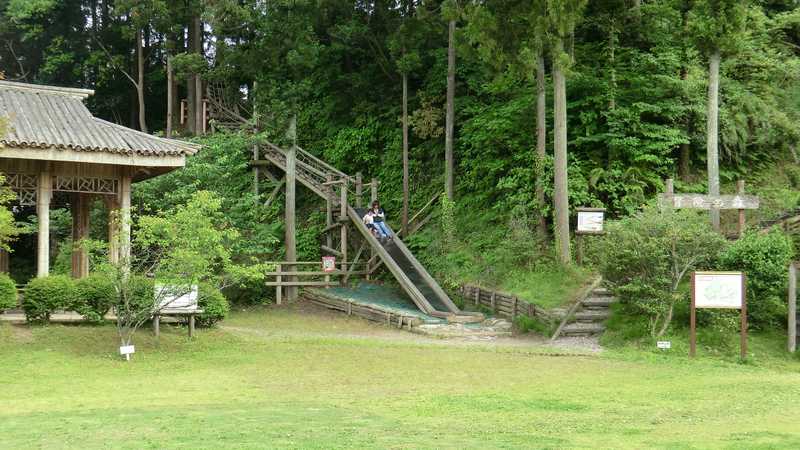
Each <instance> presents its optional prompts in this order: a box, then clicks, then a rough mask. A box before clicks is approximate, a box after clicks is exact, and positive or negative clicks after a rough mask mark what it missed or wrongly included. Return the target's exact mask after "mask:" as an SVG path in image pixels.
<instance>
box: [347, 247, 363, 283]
mask: <svg viewBox="0 0 800 450" xmlns="http://www.w3.org/2000/svg"><path fill="white" fill-rule="evenodd" d="M365 247H366V243H365V242H362V243H361V246H360V247H358V251H357V252H356V257H355V258H353V264H351V265H350V270H348V271H347V273H346V274H345V276H344V279H342V285H343V286H347V282H348V281H349V280H350V275H352V274H353V269H355V268H356V264H358V260H359V259H360V258H361V253H363V252H364V248H365Z"/></svg>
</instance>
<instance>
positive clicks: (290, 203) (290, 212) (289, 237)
mask: <svg viewBox="0 0 800 450" xmlns="http://www.w3.org/2000/svg"><path fill="white" fill-rule="evenodd" d="M293 126H294V123H292V127H290V133H292V134H293V135H294V133H293V130H294V128H293ZM292 139H294V136H292ZM296 163H297V146H296V145H295V144H294V142H293V143H292V145H291V146H290V147H289V151H288V152H286V218H285V223H286V235H285V239H284V240H285V242H286V261H287V262H288V263H289V264H288V266H287V268H286V270H287V271H288V272H292V271H294V270H295V266H294V265H292V264H291V263H293V262H296V261H297V244H296V241H295V238H296V236H297V230H296V227H295V224H296V222H295V186H296V179H297V174H296ZM286 281H289V282H292V281H294V277H293V276H289V277H287V278H286ZM286 297H287V300H288V301H290V302H292V301H295V300H296V299H297V287H295V286H287V287H286Z"/></svg>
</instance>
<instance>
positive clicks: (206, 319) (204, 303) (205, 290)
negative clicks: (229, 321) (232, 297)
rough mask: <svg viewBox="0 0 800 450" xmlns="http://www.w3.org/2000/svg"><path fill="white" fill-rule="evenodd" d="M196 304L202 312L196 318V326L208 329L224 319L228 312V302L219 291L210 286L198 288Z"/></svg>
mask: <svg viewBox="0 0 800 450" xmlns="http://www.w3.org/2000/svg"><path fill="white" fill-rule="evenodd" d="M198 294H199V298H198V300H197V304H198V306H199V307H200V309H202V310H203V311H204V312H203V314H201V315H199V316H197V325H198V326H201V327H210V326H213V325H214V324H215V323H217V322H219V321H220V320H222V319H224V318H225V317H226V316H227V315H228V312H229V311H230V306H228V300H226V299H225V296H224V295H223V294H222V292H220V290H219V289H217V288H216V287H214V286H212V285H210V284H201V285H200V287H199V292H198Z"/></svg>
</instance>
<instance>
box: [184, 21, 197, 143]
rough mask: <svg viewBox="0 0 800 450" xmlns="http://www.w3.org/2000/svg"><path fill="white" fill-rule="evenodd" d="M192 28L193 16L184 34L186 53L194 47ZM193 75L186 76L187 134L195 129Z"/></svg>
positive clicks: (193, 26)
mask: <svg viewBox="0 0 800 450" xmlns="http://www.w3.org/2000/svg"><path fill="white" fill-rule="evenodd" d="M194 29H195V21H194V18H192V20H190V21H189V26H188V30H187V34H186V36H187V42H186V51H187V53H189V52H193V51H194V49H195V44H194V41H195V32H194ZM195 77H196V75H195V74H193V73H190V74H189V75H188V76H187V77H186V118H185V120H186V122H185V126H186V131H187V132H188V133H189V134H194V133H195V131H196V130H195V127H194V125H195V120H194V117H195V111H194V109H195V108H194V106H195V100H194V97H195V81H194V79H195Z"/></svg>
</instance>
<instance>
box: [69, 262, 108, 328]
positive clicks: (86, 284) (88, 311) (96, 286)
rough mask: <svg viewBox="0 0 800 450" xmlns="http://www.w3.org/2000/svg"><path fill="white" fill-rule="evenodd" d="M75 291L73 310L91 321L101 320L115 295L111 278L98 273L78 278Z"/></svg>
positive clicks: (97, 321) (98, 321)
mask: <svg viewBox="0 0 800 450" xmlns="http://www.w3.org/2000/svg"><path fill="white" fill-rule="evenodd" d="M76 291H77V301H76V302H75V311H77V312H78V313H79V314H80V315H82V316H83V317H84V318H85V319H86V320H88V321H90V322H93V323H100V322H102V321H103V316H105V315H106V313H107V312H108V310H109V309H110V308H111V305H113V304H114V299H115V298H116V295H117V294H116V290H115V289H114V285H113V283H112V282H111V280H110V279H109V278H108V277H106V276H103V275H100V274H93V275H90V276H88V277H86V278H82V279H80V280H78V281H77V282H76Z"/></svg>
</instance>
